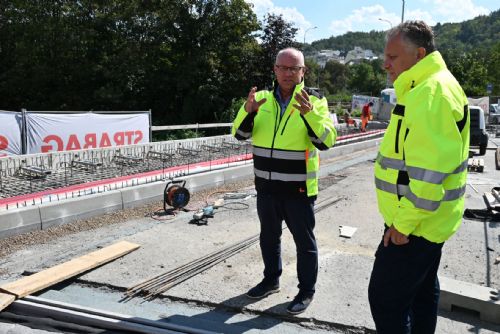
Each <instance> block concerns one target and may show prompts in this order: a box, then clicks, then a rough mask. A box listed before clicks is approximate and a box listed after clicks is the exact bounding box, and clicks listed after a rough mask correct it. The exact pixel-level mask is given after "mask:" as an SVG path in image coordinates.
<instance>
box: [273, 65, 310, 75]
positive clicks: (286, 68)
mask: <svg viewBox="0 0 500 334" xmlns="http://www.w3.org/2000/svg"><path fill="white" fill-rule="evenodd" d="M274 66H276V68H277V69H278V70H280V71H281V72H285V73H286V72H288V71H290V72H291V73H292V74H297V73H299V71H300V70H301V69H303V68H304V67H303V66H291V67H289V66H283V65H274Z"/></svg>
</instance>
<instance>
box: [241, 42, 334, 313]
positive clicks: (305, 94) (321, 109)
mask: <svg viewBox="0 0 500 334" xmlns="http://www.w3.org/2000/svg"><path fill="white" fill-rule="evenodd" d="M274 73H275V75H276V81H275V83H274V87H273V88H272V89H271V90H262V91H257V88H256V87H253V88H252V89H251V90H250V92H249V94H248V97H247V100H246V102H245V103H244V104H243V106H242V107H241V108H240V110H239V112H238V114H237V115H236V118H235V120H234V126H233V129H232V133H233V135H234V136H235V137H236V138H237V139H238V140H246V139H249V138H252V144H253V162H254V173H255V188H256V190H257V213H258V216H259V220H260V248H261V252H262V258H263V260H264V278H263V280H262V281H261V282H260V283H259V284H257V285H256V286H255V287H253V288H252V289H250V290H249V291H248V292H247V294H246V295H247V296H248V297H249V298H254V299H257V298H263V297H266V296H268V295H269V294H272V293H275V292H278V291H279V279H280V276H281V272H282V264H281V232H282V222H283V220H284V221H285V223H286V225H287V226H288V229H289V230H290V232H291V233H292V235H293V239H294V241H295V246H296V249H297V274H298V279H299V285H298V288H299V293H298V294H297V295H296V296H295V298H294V299H293V300H292V302H291V303H289V305H288V306H287V312H288V313H291V314H298V313H301V312H303V311H304V310H305V309H306V308H307V307H308V306H309V304H310V303H311V301H312V300H313V296H314V293H315V284H316V279H317V275H318V249H317V246H316V238H315V236H314V231H313V230H314V225H315V217H314V201H315V199H316V196H317V194H318V170H319V152H318V149H320V150H327V149H329V148H330V147H332V146H333V144H334V143H335V139H336V137H337V132H336V130H335V127H334V125H333V122H332V120H331V119H330V116H329V112H328V104H327V101H326V98H325V97H323V96H322V95H320V94H319V93H318V92H316V91H314V90H312V89H309V88H307V87H305V86H304V74H305V66H304V55H303V54H302V52H300V51H299V50H296V49H294V48H287V49H284V50H281V51H280V52H279V53H278V55H277V56H276V61H275V65H274Z"/></svg>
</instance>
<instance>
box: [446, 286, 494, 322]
mask: <svg viewBox="0 0 500 334" xmlns="http://www.w3.org/2000/svg"><path fill="white" fill-rule="evenodd" d="M439 283H440V288H441V295H440V297H439V307H440V308H441V309H444V310H446V311H452V309H453V307H454V306H458V307H461V308H464V309H468V310H472V311H476V312H478V313H479V318H480V319H481V320H484V321H489V322H491V323H494V324H500V299H499V291H497V290H496V289H492V288H488V287H485V286H480V285H476V284H472V283H468V282H462V281H457V280H454V279H451V278H446V277H439Z"/></svg>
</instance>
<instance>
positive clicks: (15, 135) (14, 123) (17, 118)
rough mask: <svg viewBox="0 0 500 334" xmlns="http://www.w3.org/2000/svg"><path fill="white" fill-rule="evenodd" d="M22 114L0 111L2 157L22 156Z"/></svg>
mask: <svg viewBox="0 0 500 334" xmlns="http://www.w3.org/2000/svg"><path fill="white" fill-rule="evenodd" d="M21 123H22V114H21V113H19V112H14V111H0V157H5V156H8V155H19V154H22V153H23V152H22V141H21Z"/></svg>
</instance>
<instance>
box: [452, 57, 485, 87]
mask: <svg viewBox="0 0 500 334" xmlns="http://www.w3.org/2000/svg"><path fill="white" fill-rule="evenodd" d="M445 59H446V63H447V66H448V68H449V69H450V71H451V72H452V73H453V75H454V76H455V78H456V79H457V80H458V82H459V83H460V85H461V86H462V88H463V90H464V92H465V94H467V96H482V95H486V84H487V83H488V70H487V68H486V66H485V61H484V59H482V58H481V57H479V54H478V53H477V52H473V53H464V54H461V55H457V54H456V53H453V52H449V53H447V57H446V58H445Z"/></svg>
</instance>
